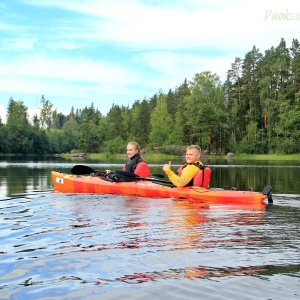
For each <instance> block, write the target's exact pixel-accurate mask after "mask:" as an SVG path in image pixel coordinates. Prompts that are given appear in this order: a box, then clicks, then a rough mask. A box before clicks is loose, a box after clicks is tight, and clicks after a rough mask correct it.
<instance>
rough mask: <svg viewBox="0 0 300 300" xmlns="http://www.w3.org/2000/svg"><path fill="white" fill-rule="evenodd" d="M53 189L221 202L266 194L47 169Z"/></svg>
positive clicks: (258, 198)
mask: <svg viewBox="0 0 300 300" xmlns="http://www.w3.org/2000/svg"><path fill="white" fill-rule="evenodd" d="M51 177H52V183H53V186H54V192H60V193H69V194H73V193H85V194H118V195H127V196H130V195H135V196H141V197H151V198H185V199H195V200H201V201H210V202H222V203H243V202H247V201H250V202H255V203H262V202H263V201H264V200H265V199H266V197H267V196H266V195H264V194H262V193H259V192H253V191H236V190H224V189H215V188H208V189H206V188H202V187H182V188H177V187H169V186H164V185H159V184H157V183H154V182H151V181H143V180H140V181H135V182H109V181H106V180H103V179H101V177H97V176H94V177H93V176H78V175H70V174H65V173H60V172H55V171H52V172H51Z"/></svg>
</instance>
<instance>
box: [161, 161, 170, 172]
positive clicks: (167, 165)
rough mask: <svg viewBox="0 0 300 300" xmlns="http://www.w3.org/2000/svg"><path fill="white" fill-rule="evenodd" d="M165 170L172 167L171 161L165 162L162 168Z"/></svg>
mask: <svg viewBox="0 0 300 300" xmlns="http://www.w3.org/2000/svg"><path fill="white" fill-rule="evenodd" d="M162 169H163V170H164V171H165V172H166V171H168V170H170V169H171V161H169V163H168V164H165V165H164V166H163V168H162Z"/></svg>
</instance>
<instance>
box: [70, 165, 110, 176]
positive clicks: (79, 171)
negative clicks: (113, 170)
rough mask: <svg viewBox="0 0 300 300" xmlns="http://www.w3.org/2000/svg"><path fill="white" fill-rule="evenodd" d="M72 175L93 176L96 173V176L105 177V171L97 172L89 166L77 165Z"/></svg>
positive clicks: (72, 170)
mask: <svg viewBox="0 0 300 300" xmlns="http://www.w3.org/2000/svg"><path fill="white" fill-rule="evenodd" d="M71 173H72V174H74V175H86V174H91V173H95V174H96V175H103V176H104V175H105V174H106V172H105V171H95V170H94V169H92V168H91V167H89V166H84V165H76V166H74V167H73V168H72V169H71Z"/></svg>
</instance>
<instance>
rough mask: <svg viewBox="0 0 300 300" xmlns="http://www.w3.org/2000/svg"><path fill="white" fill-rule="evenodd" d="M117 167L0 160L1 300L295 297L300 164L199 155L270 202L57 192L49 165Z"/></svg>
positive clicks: (220, 183)
mask: <svg viewBox="0 0 300 300" xmlns="http://www.w3.org/2000/svg"><path fill="white" fill-rule="evenodd" d="M123 163H124V162H123V161H114V162H110V163H102V162H93V161H86V160H85V161H84V160H82V161H80V160H77V161H68V160H63V159H60V158H57V159H52V160H46V159H45V160H42V159H35V160H24V159H23V158H19V159H17V158H12V159H9V160H8V159H3V158H2V160H0V238H1V248H0V289H1V291H0V299H24V300H25V299H26V300H29V299H85V300H87V299H88V300H89V299H149V300H150V299H151V300H152V299H266V300H267V299H300V288H299V286H300V251H299V250H300V249H299V248H300V242H299V241H300V213H299V212H300V182H299V181H300V162H299V161H287V162H286V161H285V162H270V161H268V162H261V161H259V162H255V161H235V160H232V161H227V160H224V161H222V160H215V161H213V160H212V161H208V162H205V163H206V164H208V165H210V166H211V168H212V170H213V173H212V179H211V187H222V188H231V187H237V188H239V189H241V190H245V189H249V188H250V187H253V188H254V190H256V191H261V190H262V189H263V187H264V186H266V185H271V186H272V187H273V201H274V203H273V204H268V203H267V202H266V203H265V204H261V205H249V204H248V205H217V204H214V205H211V204H207V203H203V202H200V201H191V200H176V199H151V198H142V197H124V196H116V195H82V194H81V195H74V194H58V193H53V192H52V182H51V177H50V172H51V170H56V171H62V172H67V173H70V169H71V168H72V167H73V166H74V165H75V164H86V165H88V166H91V167H93V168H94V169H95V170H105V169H107V168H109V169H112V170H114V169H120V168H121V166H122V164H123ZM163 163H165V162H164V161H162V162H153V163H151V162H150V167H151V171H152V173H161V174H162V170H161V167H162V165H163ZM173 164H174V169H176V167H178V166H179V165H180V164H181V162H180V161H174V162H173Z"/></svg>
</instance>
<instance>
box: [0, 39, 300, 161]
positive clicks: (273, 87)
mask: <svg viewBox="0 0 300 300" xmlns="http://www.w3.org/2000/svg"><path fill="white" fill-rule="evenodd" d="M299 89H300V44H299V41H298V40H297V39H293V41H292V44H291V46H290V48H288V47H287V45H286V42H285V40H284V39H281V41H280V43H279V45H278V46H277V47H273V46H272V47H271V48H270V49H268V50H266V51H265V53H264V54H262V53H261V52H260V51H259V49H258V48H256V47H255V46H253V48H252V50H251V51H249V52H248V53H246V55H245V57H244V58H239V57H236V58H235V60H234V62H233V63H232V64H231V69H230V70H228V72H227V78H226V80H225V82H221V80H220V77H219V76H218V75H217V74H213V73H212V72H210V71H204V72H201V73H197V74H195V75H194V77H193V79H192V80H190V81H188V80H187V79H184V81H183V82H182V83H181V84H180V85H179V86H178V87H175V88H174V89H170V90H169V91H168V92H167V93H164V92H163V91H162V90H160V91H159V92H158V93H156V94H155V95H153V96H152V97H151V98H149V99H143V100H136V101H135V102H134V103H133V104H132V106H131V107H129V106H122V105H121V106H120V105H115V104H113V105H112V107H111V109H110V110H109V112H108V113H107V115H103V114H102V113H101V112H100V111H99V110H98V109H97V108H95V107H94V104H93V103H92V104H91V105H90V106H89V107H88V106H86V107H85V108H83V109H76V110H75V109H74V107H72V109H71V111H70V113H69V114H68V115H64V114H62V113H58V112H57V109H53V105H52V103H51V101H50V100H48V99H45V97H44V96H42V97H41V106H40V113H39V116H38V115H35V116H34V117H33V120H32V122H29V118H28V108H27V107H26V106H25V104H24V103H23V102H22V101H15V100H14V99H13V97H11V98H10V99H9V104H8V109H7V122H6V124H3V123H2V122H1V119H0V139H1V141H2V142H1V143H0V153H4V154H5V153H22V154H54V153H66V152H70V151H71V150H73V149H77V150H78V151H81V152H85V153H100V152H101V153H103V152H104V153H123V152H124V149H125V145H126V143H127V142H128V141H130V140H134V141H137V142H138V143H139V144H140V145H141V147H142V148H144V149H148V150H153V149H156V150H159V151H162V152H165V153H174V154H175V153H178V151H179V149H180V148H181V146H183V145H189V144H198V145H199V146H200V147H201V148H202V150H206V151H207V152H208V153H213V154H217V155H222V154H226V153H227V152H234V153H248V154H273V153H280V154H292V153H299V152H300V145H299V137H300V122H299V119H300V92H299Z"/></svg>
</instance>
